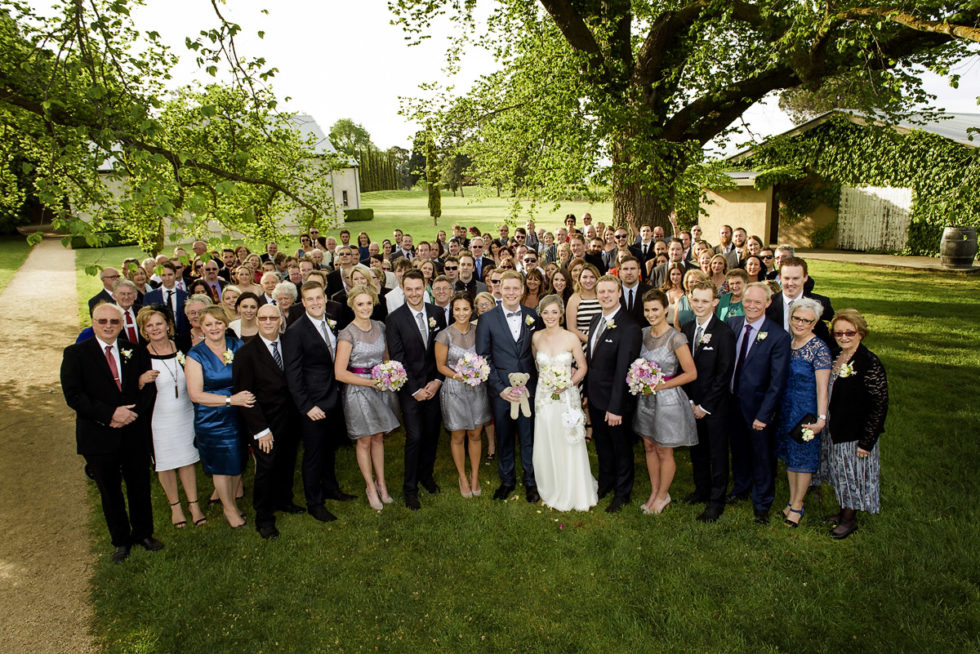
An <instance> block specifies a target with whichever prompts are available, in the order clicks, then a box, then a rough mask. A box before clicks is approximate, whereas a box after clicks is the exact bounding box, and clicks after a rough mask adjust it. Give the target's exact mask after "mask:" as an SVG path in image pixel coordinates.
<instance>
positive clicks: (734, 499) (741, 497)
mask: <svg viewBox="0 0 980 654" xmlns="http://www.w3.org/2000/svg"><path fill="white" fill-rule="evenodd" d="M749 499H752V494H751V493H739V494H738V495H736V494H735V493H731V494H729V496H728V497H726V498H725V501H726V502H727V503H728V504H738V503H739V502H744V501H745V500H749Z"/></svg>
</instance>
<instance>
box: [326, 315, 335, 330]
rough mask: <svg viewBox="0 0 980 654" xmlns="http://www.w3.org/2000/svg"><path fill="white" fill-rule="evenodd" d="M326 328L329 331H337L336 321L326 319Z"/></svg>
mask: <svg viewBox="0 0 980 654" xmlns="http://www.w3.org/2000/svg"><path fill="white" fill-rule="evenodd" d="M327 327H329V328H330V330H331V331H333V330H336V329H337V321H336V320H333V319H331V318H327Z"/></svg>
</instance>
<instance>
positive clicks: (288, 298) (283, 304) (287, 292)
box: [272, 281, 299, 334]
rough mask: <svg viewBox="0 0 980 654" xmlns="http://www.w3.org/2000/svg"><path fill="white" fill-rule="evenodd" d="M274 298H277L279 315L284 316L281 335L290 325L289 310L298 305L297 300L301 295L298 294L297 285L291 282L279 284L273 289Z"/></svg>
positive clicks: (281, 322) (280, 324) (280, 325)
mask: <svg viewBox="0 0 980 654" xmlns="http://www.w3.org/2000/svg"><path fill="white" fill-rule="evenodd" d="M272 297H274V298H275V300H276V306H278V307H279V313H280V314H282V320H280V321H279V333H280V334H281V333H283V332H285V331H286V325H287V324H288V323H289V310H290V308H291V307H292V306H293V305H294V304H295V303H296V298H297V297H299V293H297V292H296V284H294V283H292V282H290V281H285V282H279V283H278V284H276V287H275V288H274V289H272Z"/></svg>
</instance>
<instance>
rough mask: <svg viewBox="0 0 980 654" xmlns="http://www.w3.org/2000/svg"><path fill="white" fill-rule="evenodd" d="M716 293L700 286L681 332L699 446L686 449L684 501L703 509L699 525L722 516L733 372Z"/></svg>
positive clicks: (729, 337)
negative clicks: (690, 478)
mask: <svg viewBox="0 0 980 654" xmlns="http://www.w3.org/2000/svg"><path fill="white" fill-rule="evenodd" d="M716 291H717V287H716V286H715V285H714V284H713V283H712V282H711V281H710V280H707V279H706V280H699V281H696V282H695V283H694V285H693V286H692V287H691V290H690V293H689V295H688V299H689V300H690V303H691V310H692V311H693V312H694V320H692V321H690V322H688V323H685V324H684V325H682V326H681V331H682V332H684V335H685V336H687V342H688V343H690V344H691V352H692V353H693V355H694V365H695V367H696V368H697V370H698V378H697V379H695V380H694V381H692V382H690V383H688V384H686V385H685V386H684V391H685V392H686V393H687V396H688V398H689V399H690V400H691V407H692V408H693V410H694V418H695V420H696V424H697V427H698V444H697V445H695V446H694V447H692V448H691V466H692V467H693V468H694V492H693V493H692V494H691V495H689V496H688V497H686V498H685V499H684V501H685V502H686V503H688V504H701V503H704V504H707V507H705V509H704V511H703V512H702V513H701V515H699V516H698V518H697V519H698V520H700V521H701V522H714V521H715V520H717V519H718V517H719V516H720V515H721V514H722V512H724V510H725V493H726V492H727V490H728V424H729V418H728V403H729V398H728V384H729V382H730V381H731V378H732V368H733V367H734V366H735V334H733V333H732V330H731V329H730V328H729V327H728V325H726V324H725V323H723V322H722V321H720V320H718V318H717V317H715V314H714V312H715V307H717V306H718V298H717V296H716V295H715V293H716Z"/></svg>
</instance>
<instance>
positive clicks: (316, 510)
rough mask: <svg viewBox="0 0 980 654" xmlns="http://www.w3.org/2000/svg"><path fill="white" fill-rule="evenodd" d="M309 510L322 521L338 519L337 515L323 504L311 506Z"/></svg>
mask: <svg viewBox="0 0 980 654" xmlns="http://www.w3.org/2000/svg"><path fill="white" fill-rule="evenodd" d="M307 510H308V511H309V512H310V515H311V516H313V517H314V518H316V519H317V520H319V521H320V522H333V521H334V520H336V519H337V516H335V515H334V514H332V513H330V512H329V511H327V510H326V509H325V508H324V507H323V506H311V507H310V508H309V509H307Z"/></svg>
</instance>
